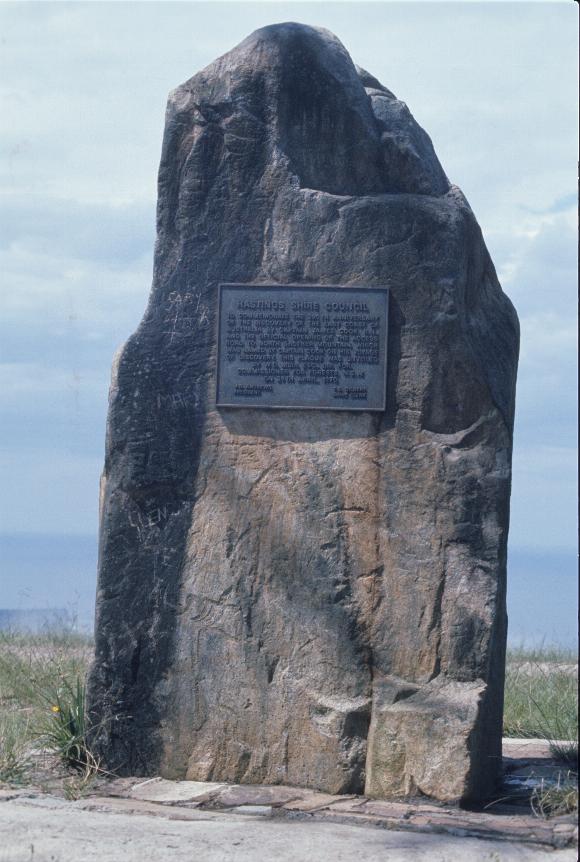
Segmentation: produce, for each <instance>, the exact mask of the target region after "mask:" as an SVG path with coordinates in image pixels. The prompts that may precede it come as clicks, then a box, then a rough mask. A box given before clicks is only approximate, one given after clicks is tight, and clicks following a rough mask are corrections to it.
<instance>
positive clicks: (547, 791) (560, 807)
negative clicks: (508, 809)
mask: <svg viewBox="0 0 580 862" xmlns="http://www.w3.org/2000/svg"><path fill="white" fill-rule="evenodd" d="M531 806H532V811H533V812H534V814H536V815H537V816H538V817H544V818H548V817H558V816H560V815H562V814H573V813H574V812H575V811H577V810H578V778H577V775H576V774H575V773H572V772H568V773H567V774H566V775H565V776H562V775H558V780H557V782H556V784H546V783H545V782H544V781H543V780H542V781H541V782H540V784H539V786H538V787H536V788H535V790H534V792H533V794H532V798H531Z"/></svg>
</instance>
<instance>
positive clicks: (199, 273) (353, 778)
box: [89, 24, 518, 800]
mask: <svg viewBox="0 0 580 862" xmlns="http://www.w3.org/2000/svg"><path fill="white" fill-rule="evenodd" d="M157 232H158V239H157V246H156V254H155V273H154V281H153V290H152V293H151V299H150V302H149V306H148V309H147V311H146V313H145V316H144V318H143V321H142V323H141V325H140V326H139V328H138V330H137V332H136V333H135V334H134V335H133V336H131V338H130V339H129V341H128V342H127V344H126V345H125V346H124V347H123V349H122V351H121V352H120V354H119V356H118V358H117V360H116V364H115V371H114V374H113V382H112V387H111V395H110V412H109V422H108V435H107V455H106V464H105V471H104V476H103V484H102V520H101V538H100V566H99V587H98V600H97V623H96V658H95V662H94V666H93V669H92V674H91V678H90V687H89V698H90V705H91V711H92V715H93V717H94V718H95V719H96V720H97V722H98V723H99V724H98V728H99V740H98V746H99V750H100V751H101V754H102V755H103V756H104V758H105V762H106V764H107V765H108V767H110V768H112V769H119V770H121V771H125V772H132V773H135V772H138V773H140V774H142V773H146V774H147V773H149V774H153V773H157V772H161V773H162V774H163V775H165V776H167V777H177V778H179V777H181V778H185V777H187V778H190V779H199V780H210V779H211V780H225V781H235V782H266V783H286V784H295V785H303V786H309V787H315V788H319V789H322V790H326V791H330V792H333V793H336V792H363V791H364V792H365V793H367V794H369V795H371V796H392V795H397V794H404V793H416V792H422V793H426V794H429V795H432V796H434V797H437V798H439V799H444V800H451V799H462V800H469V799H476V798H482V797H485V796H486V795H487V794H488V793H489V792H490V791H491V789H492V786H493V784H494V781H495V779H496V777H497V775H498V773H499V769H500V764H501V749H500V741H501V719H502V700H503V676H504V649H505V638H506V611H505V570H506V541H507V531H508V519H509V495H510V461H511V446H512V425H513V408H514V389H515V375H516V363H517V350H518V324H517V318H516V315H515V312H514V310H513V308H512V306H511V304H510V302H509V300H508V299H507V298H506V297H505V296H504V294H503V293H502V291H501V288H500V285H499V283H498V280H497V277H496V274H495V270H494V267H493V264H492V262H491V260H490V257H489V255H488V252H487V250H486V248H485V245H484V242H483V239H482V236H481V231H480V229H479V227H478V225H477V222H476V221H475V218H474V216H473V213H472V211H471V209H470V208H469V206H468V204H467V202H466V201H465V199H464V197H463V196H462V194H461V192H460V191H459V189H457V188H456V187H454V186H451V185H450V184H449V182H448V180H447V178H446V176H445V174H444V172H443V170H442V168H441V166H440V164H439V162H438V160H437V157H436V156H435V153H434V151H433V147H432V145H431V141H430V139H429V138H428V136H427V135H426V134H425V132H424V131H423V130H422V129H421V128H420V127H419V126H418V125H417V123H416V122H415V121H414V120H413V117H412V116H411V114H410V113H409V111H408V109H407V107H406V106H405V105H404V104H403V103H402V102H400V101H398V100H397V99H396V98H395V96H393V94H392V93H390V92H389V91H388V90H387V89H386V88H385V87H383V86H382V85H381V84H380V83H379V82H378V81H377V80H376V79H374V78H373V77H372V76H370V75H369V74H368V73H367V72H364V71H363V70H360V69H359V70H357V69H356V67H355V66H353V64H352V62H351V60H350V58H349V56H348V54H347V53H346V51H345V49H344V48H343V46H342V45H341V44H340V42H338V40H337V39H336V38H335V37H334V36H332V35H331V34H330V33H328V32H326V31H324V30H317V29H313V28H310V27H305V26H301V25H298V24H283V25H276V26H272V27H266V28H264V29H262V30H258V31H257V32H255V33H254V34H252V35H251V36H250V37H249V38H248V39H246V40H245V41H244V42H243V43H242V44H241V45H239V46H238V47H237V48H235V49H234V50H233V51H231V52H230V53H229V54H226V55H225V56H223V57H221V58H220V59H218V60H216V61H215V62H214V63H213V64H212V65H210V66H209V67H208V68H207V69H205V70H204V71H202V72H200V73H199V74H198V75H196V76H195V77H193V78H192V79H191V80H189V81H188V82H187V83H185V84H183V85H182V86H181V87H179V88H178V89H177V90H175V91H174V92H173V93H172V94H171V95H170V97H169V104H168V109H167V120H166V130H165V139H164V143H163V153H162V158H161V168H160V172H159V206H158V225H157ZM220 282H248V283H274V284H285V283H291V282H292V283H302V284H339V285H349V286H356V285H360V286H373V285H388V286H389V287H390V289H391V312H390V324H389V325H390V334H389V358H388V362H389V368H388V382H387V409H386V411H385V412H384V413H365V412H361V413H352V412H347V411H330V412H320V411H316V410H314V411H301V410H289V411H281V410H270V411H263V410H258V409H234V410H231V409H230V410H227V409H223V410H219V411H218V410H216V409H215V406H214V404H215V379H214V378H215V341H216V338H215V333H216V320H215V316H216V295H217V286H218V284H219V283H220Z"/></svg>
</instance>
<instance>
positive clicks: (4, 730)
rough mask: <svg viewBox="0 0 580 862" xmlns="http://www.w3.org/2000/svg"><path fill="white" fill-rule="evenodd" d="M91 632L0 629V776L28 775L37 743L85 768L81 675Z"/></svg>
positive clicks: (7, 779) (17, 778) (16, 779)
mask: <svg viewBox="0 0 580 862" xmlns="http://www.w3.org/2000/svg"><path fill="white" fill-rule="evenodd" d="M91 653H92V641H91V639H90V638H88V637H86V636H83V635H79V634H76V633H75V632H72V631H67V630H63V631H56V632H47V633H45V634H42V635H23V634H15V633H6V632H3V633H0V782H4V783H9V784H17V783H22V782H24V781H25V780H27V779H28V778H29V777H30V773H31V770H32V766H33V763H34V760H35V756H36V759H38V757H37V755H38V752H39V749H43V750H44V751H46V750H49V751H52V752H53V753H55V754H56V755H57V756H58V757H59V758H60V760H61V761H62V763H63V764H64V765H65V766H67V767H69V768H74V769H76V770H77V771H79V770H80V771H83V772H87V771H88V770H90V769H92V768H94V767H95V766H96V763H95V762H94V760H91V757H90V753H89V752H88V750H87V748H86V746H85V745H84V739H85V735H86V730H87V728H86V725H85V704H84V681H85V677H86V672H87V669H88V664H89V660H90V656H91Z"/></svg>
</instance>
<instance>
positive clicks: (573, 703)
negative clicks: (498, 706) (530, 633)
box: [504, 647, 578, 768]
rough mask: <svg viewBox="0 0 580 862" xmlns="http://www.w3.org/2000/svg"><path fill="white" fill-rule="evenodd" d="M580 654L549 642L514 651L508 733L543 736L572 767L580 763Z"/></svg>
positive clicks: (509, 666) (507, 688)
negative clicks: (579, 672) (541, 646)
mask: <svg viewBox="0 0 580 862" xmlns="http://www.w3.org/2000/svg"><path fill="white" fill-rule="evenodd" d="M577 686H578V675H577V657H576V654H575V653H574V652H572V651H571V650H565V649H558V648H557V647H546V648H544V649H536V650H528V651H526V650H523V649H518V650H512V651H510V652H509V653H508V661H507V668H506V685H505V706H504V734H505V736H512V737H539V738H541V739H546V740H547V741H548V742H549V743H550V747H551V750H552V754H553V755H554V757H556V758H558V759H560V760H561V761H562V762H563V763H565V764H567V765H569V766H570V767H576V768H577V763H578V688H577Z"/></svg>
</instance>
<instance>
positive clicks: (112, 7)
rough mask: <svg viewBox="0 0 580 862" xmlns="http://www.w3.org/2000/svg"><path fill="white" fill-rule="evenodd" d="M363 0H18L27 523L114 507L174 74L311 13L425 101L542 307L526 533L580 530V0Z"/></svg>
mask: <svg viewBox="0 0 580 862" xmlns="http://www.w3.org/2000/svg"><path fill="white" fill-rule="evenodd" d="M364 11H365V9H364V4H363V3H360V4H359V3H304V4H297V3H294V4H293V3H283V2H281V3H278V2H276V3H270V4H264V3H232V4H222V3H171V2H168V3H163V4H160V3H118V4H103V3H46V4H43V3H30V4H27V3H20V4H18V3H12V4H4V5H3V6H2V7H1V9H0V15H1V16H2V22H3V26H2V29H3V46H2V47H3V51H2V59H1V63H2V69H1V71H2V76H1V78H2V84H1V86H0V98H1V99H2V112H3V124H2V141H1V144H0V146H1V151H2V155H3V159H2V160H1V163H0V191H2V194H3V215H2V230H1V231H0V236H1V237H2V238H1V240H0V271H1V272H2V280H3V291H2V295H1V297H0V311H1V314H0V317H1V319H2V323H1V324H0V343H1V348H2V357H3V362H4V363H5V365H4V367H3V368H2V369H0V375H3V380H4V382H5V384H6V389H5V394H4V399H5V401H4V405H5V406H4V418H3V420H2V421H3V429H4V436H5V440H6V442H7V447H8V451H9V453H10V457H9V459H8V460H7V462H6V463H5V465H4V466H5V469H6V470H7V473H6V476H7V478H6V479H5V480H4V487H5V488H8V487H10V488H11V492H10V496H9V497H8V495H6V498H7V500H8V499H9V500H10V502H9V503H7V504H6V505H7V509H8V511H7V513H6V514H7V517H8V520H9V524H10V525H11V526H10V528H14V529H17V528H18V524H19V523H20V525H21V526H22V524H25V525H26V529H29V530H36V531H43V530H45V531H46V530H54V531H59V530H60V531H76V532H83V531H85V530H91V531H92V530H94V529H95V528H96V521H95V518H94V510H95V506H96V498H97V493H96V477H97V476H98V471H99V469H100V463H101V459H102V449H103V437H104V425H105V411H106V393H107V387H108V379H109V369H110V363H111V358H112V355H113V352H114V350H115V348H116V347H117V346H118V345H119V344H120V343H121V342H122V341H124V340H125V339H126V338H127V336H128V335H129V334H130V333H131V332H132V331H133V330H134V329H135V327H136V325H137V324H138V322H139V319H140V317H141V315H142V313H143V311H144V308H145V305H146V301H147V296H148V293H149V287H150V281H151V269H152V257H153V243H154V222H155V196H156V174H157V165H158V159H159V153H160V149H161V137H162V131H163V116H164V110H165V104H166V97H167V93H168V92H169V90H170V89H172V88H173V87H175V86H176V85H177V84H179V83H181V82H182V81H185V80H187V79H188V78H189V77H190V76H191V75H192V74H194V73H195V72H196V71H198V70H200V69H201V68H203V67H204V66H205V65H207V63H209V62H210V61H211V60H213V59H214V58H215V57H217V56H219V55H220V54H222V53H224V52H225V51H227V50H228V49H229V48H231V47H232V46H233V45H235V44H236V43H237V42H239V41H240V40H241V39H242V38H244V37H245V36H246V35H247V34H248V33H249V32H250V31H251V30H252V29H254V28H256V27H259V26H264V25H266V24H269V23H273V22H275V21H282V20H296V19H298V20H301V21H303V22H304V23H309V24H317V25H322V26H325V27H328V28H329V29H330V30H332V31H334V32H335V33H336V34H337V35H338V36H339V38H341V39H342V40H343V41H344V43H345V45H346V47H347V49H348V50H349V51H350V53H351V54H352V56H353V59H354V60H355V61H356V62H357V63H359V64H360V65H362V66H364V67H365V68H368V69H369V71H370V72H371V73H372V74H374V75H376V76H377V77H378V78H379V79H381V80H382V81H383V82H384V83H385V84H386V85H387V86H388V87H389V88H391V89H392V90H393V91H394V92H395V93H397V95H398V96H399V97H400V98H402V99H404V100H405V101H406V102H407V103H408V104H409V107H410V109H411V111H412V112H413V114H414V115H415V117H416V118H417V120H418V121H419V122H420V123H421V124H423V125H424V126H425V128H426V129H427V131H428V132H429V134H430V135H431V137H432V139H433V142H434V144H435V147H436V150H437V152H438V155H439V157H440V159H441V162H442V164H443V166H444V168H445V170H446V172H447V173H448V175H449V177H450V179H451V180H452V181H453V182H456V183H457V184H458V185H460V186H461V187H462V189H463V191H464V192H465V194H466V196H467V198H468V199H469V201H470V203H471V205H472V207H473V209H474V212H475V213H476V216H477V218H478V220H479V222H480V224H481V226H482V229H483V232H484V236H485V238H486V242H487V244H488V247H489V248H490V251H491V254H492V257H493V259H494V261H495V263H496V266H497V269H498V272H499V275H500V279H501V280H502V283H503V285H504V288H505V290H506V292H507V293H508V294H509V295H510V297H511V298H512V299H513V300H514V303H515V305H516V308H517V310H518V313H519V315H520V319H521V323H522V353H521V363H520V376H519V385H518V398H517V419H516V442H515V452H514V470H515V472H514V485H513V497H512V500H513V517H512V530H513V536H515V537H519V539H518V541H520V539H521V541H524V540H530V541H531V539H532V537H533V539H534V541H538V542H541V543H543V544H544V545H546V546H549V544H550V542H555V541H556V539H557V542H558V544H562V545H570V544H571V543H573V542H574V541H575V528H574V529H572V527H571V525H570V512H571V511H572V503H571V493H572V488H573V484H574V482H573V478H571V477H573V474H572V473H571V472H570V471H571V470H572V461H571V460H570V457H571V456H570V451H571V448H572V445H573V444H572V441H573V439H574V436H575V403H574V396H573V393H574V392H575V391H576V390H575V377H576V370H575V346H574V345H575V336H574V327H575V285H576V261H575V255H576V224H575V217H574V200H575V195H574V190H575V186H576V173H577V171H576V153H577V146H576V141H577V116H576V77H575V74H574V73H575V70H576V62H577V46H576V15H577V10H576V8H575V7H574V6H573V4H571V3H569V2H566V3H557V2H556V3H551V4H550V5H549V6H548V5H547V4H543V3H538V4H530V3H529V2H528V0H526V2H522V3H518V4H511V3H501V2H498V3H485V4H481V3H434V4H429V3H420V4H419V3H418V4H413V3H407V4H404V3H392V4H391V3H383V2H380V3H373V4H372V9H370V14H369V15H365V14H364ZM369 22H370V23H369ZM548 499H549V500H551V506H549V507H548V506H546V505H545V504H544V503H543V502H542V504H541V507H540V511H541V512H542V514H541V515H538V514H537V512H538V501H544V500H548ZM83 512H84V514H83ZM5 528H7V527H5Z"/></svg>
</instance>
